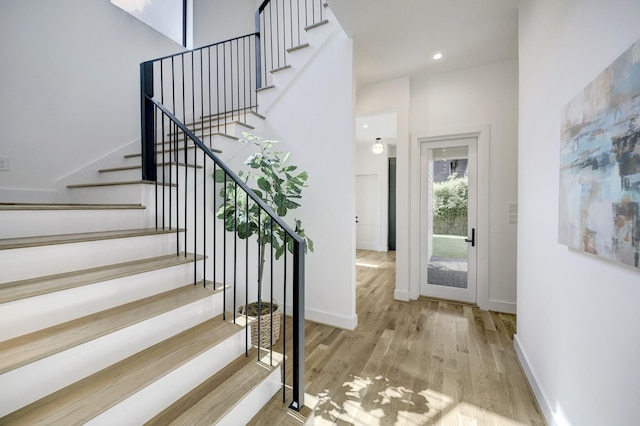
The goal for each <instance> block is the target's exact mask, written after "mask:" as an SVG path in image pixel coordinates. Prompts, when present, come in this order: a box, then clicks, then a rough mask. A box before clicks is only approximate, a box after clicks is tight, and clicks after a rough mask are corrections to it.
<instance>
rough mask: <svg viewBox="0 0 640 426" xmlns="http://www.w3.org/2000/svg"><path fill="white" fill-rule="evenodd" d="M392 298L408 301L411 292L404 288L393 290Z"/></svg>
mask: <svg viewBox="0 0 640 426" xmlns="http://www.w3.org/2000/svg"><path fill="white" fill-rule="evenodd" d="M393 298H394V299H395V300H399V301H401V302H408V301H410V300H411V294H410V293H409V292H408V291H404V290H395V291H394V292H393Z"/></svg>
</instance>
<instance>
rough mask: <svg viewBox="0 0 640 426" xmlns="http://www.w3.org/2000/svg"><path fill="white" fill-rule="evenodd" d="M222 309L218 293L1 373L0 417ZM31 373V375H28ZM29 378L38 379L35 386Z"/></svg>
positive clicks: (206, 318) (197, 322)
mask: <svg viewBox="0 0 640 426" xmlns="http://www.w3.org/2000/svg"><path fill="white" fill-rule="evenodd" d="M220 313H222V294H221V293H218V294H215V295H213V296H211V297H208V298H206V299H203V300H199V301H197V302H194V303H191V304H189V305H186V306H183V307H180V308H178V309H175V310H172V311H170V312H167V313H164V314H162V315H158V316H156V317H153V318H149V319H148V320H145V321H142V322H139V323H137V324H134V325H132V326H130V327H127V328H125V329H122V330H118V331H116V332H114V333H110V334H108V335H106V336H102V337H100V338H97V339H95V340H92V341H90V342H87V343H84V344H82V345H79V346H76V347H73V348H71V349H68V350H66V351H64V352H60V353H58V354H56V355H53V356H50V357H48V358H44V359H42V360H39V361H36V362H34V363H31V364H29V365H26V366H24V367H21V368H18V369H16V370H12V371H10V372H7V373H5V374H2V375H0V401H2V402H1V403H0V416H3V415H6V414H8V413H10V412H12V411H15V410H17V409H19V408H21V407H23V406H25V405H27V404H30V403H31V402H34V401H37V400H38V399H40V398H42V397H44V396H46V395H48V394H49V393H52V392H55V391H57V390H59V389H62V388H63V387H65V386H68V385H70V384H72V383H74V382H75V381H77V380H81V379H82V378H84V377H87V376H89V375H91V374H93V373H96V372H98V371H100V370H102V369H103V368H106V367H108V366H109V365H111V364H115V363H116V362H118V361H121V360H123V359H125V358H127V357H129V356H131V355H134V354H135V353H137V352H139V351H142V350H145V349H147V348H149V347H151V346H153V345H155V344H156V343H159V342H161V341H163V340H165V339H168V338H169V337H172V336H175V335H176V334H178V333H180V332H182V331H184V330H187V329H189V328H191V327H193V326H196V325H198V324H200V323H201V322H203V321H206V320H208V319H211V318H213V317H215V316H216V315H219V314H220ZM29 378H32V379H33V381H32V380H29ZM33 383H38V385H37V386H34V385H33Z"/></svg>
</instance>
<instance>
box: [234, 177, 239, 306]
mask: <svg viewBox="0 0 640 426" xmlns="http://www.w3.org/2000/svg"><path fill="white" fill-rule="evenodd" d="M233 203H234V205H233V306H236V288H237V286H238V182H236V184H235V186H234V191H233ZM234 316H235V314H234Z"/></svg>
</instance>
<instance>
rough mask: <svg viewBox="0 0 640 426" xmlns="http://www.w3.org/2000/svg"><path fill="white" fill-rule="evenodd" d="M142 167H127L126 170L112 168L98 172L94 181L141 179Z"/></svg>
mask: <svg viewBox="0 0 640 426" xmlns="http://www.w3.org/2000/svg"><path fill="white" fill-rule="evenodd" d="M141 170H142V169H140V168H136V169H125V170H112V171H107V172H98V174H97V175H96V178H95V180H93V181H92V182H120V181H135V180H140V179H141V177H142V171H141Z"/></svg>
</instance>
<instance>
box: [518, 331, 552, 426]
mask: <svg viewBox="0 0 640 426" xmlns="http://www.w3.org/2000/svg"><path fill="white" fill-rule="evenodd" d="M513 348H514V349H515V351H516V356H517V357H518V361H519V362H520V365H521V366H522V371H524V374H525V376H526V377H527V381H528V382H529V386H531V390H532V391H533V394H534V395H535V397H536V400H537V401H538V405H539V406H540V410H542V414H543V415H544V418H545V420H546V421H547V424H549V426H555V425H557V422H556V421H555V418H554V416H553V411H552V410H551V406H550V405H549V403H548V401H547V399H546V398H545V397H544V393H543V392H542V389H540V386H539V385H538V381H537V380H536V376H535V374H534V373H533V370H532V369H531V367H530V366H529V361H528V359H527V355H526V354H525V352H524V349H523V348H522V345H520V339H519V338H518V335H517V334H514V335H513Z"/></svg>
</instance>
